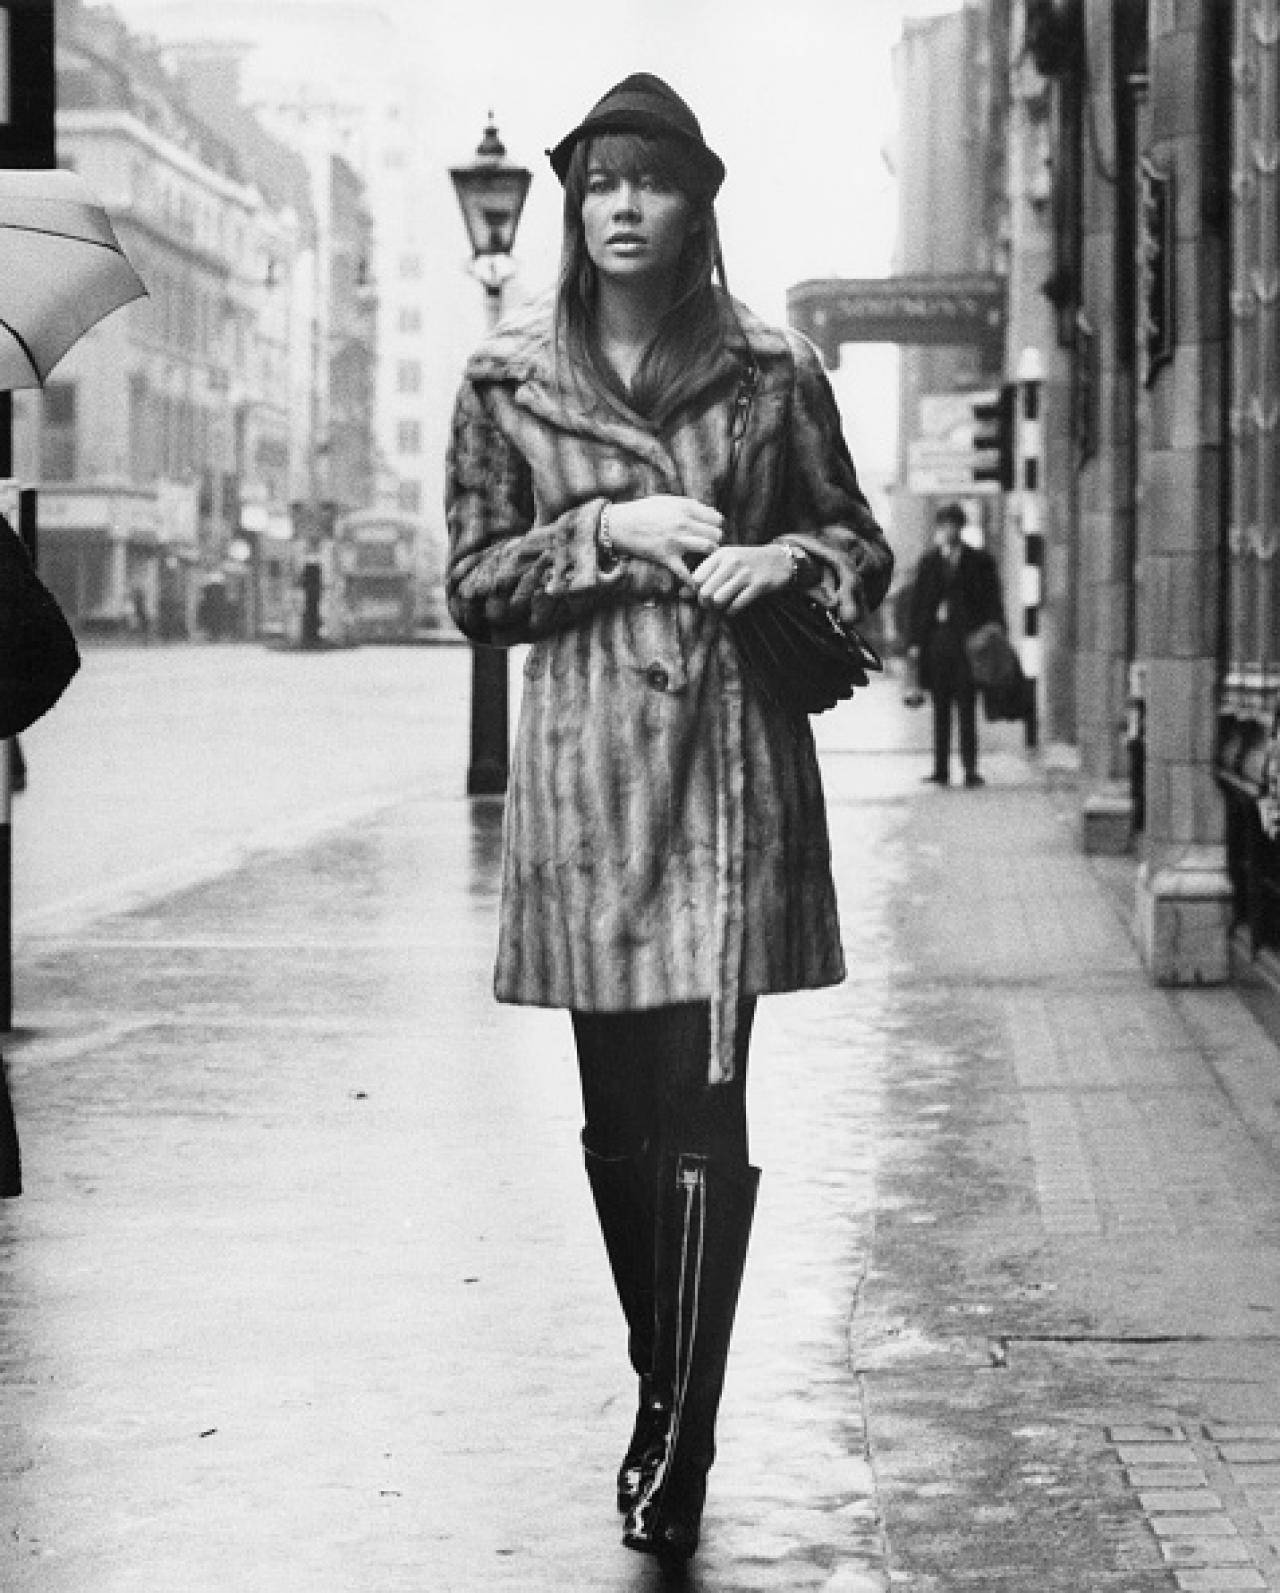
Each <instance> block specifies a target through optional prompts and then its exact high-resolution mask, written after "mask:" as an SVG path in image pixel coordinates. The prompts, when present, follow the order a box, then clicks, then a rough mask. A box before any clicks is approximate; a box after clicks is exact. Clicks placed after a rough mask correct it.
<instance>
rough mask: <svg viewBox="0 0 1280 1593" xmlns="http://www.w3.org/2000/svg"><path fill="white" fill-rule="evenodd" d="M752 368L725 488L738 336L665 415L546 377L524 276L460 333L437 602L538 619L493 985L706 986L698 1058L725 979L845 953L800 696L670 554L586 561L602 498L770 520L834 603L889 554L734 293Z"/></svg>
mask: <svg viewBox="0 0 1280 1593" xmlns="http://www.w3.org/2000/svg"><path fill="white" fill-rule="evenodd" d="M738 314H739V317H740V321H741V324H742V326H743V329H744V331H745V333H746V335H747V338H748V340H749V342H750V345H751V349H752V352H753V353H754V356H755V360H756V362H757V363H758V366H759V371H760V381H759V387H758V390H757V395H756V399H755V403H754V406H753V409H752V412H751V416H750V420H749V424H748V427H747V430H746V433H745V436H744V437H743V439H742V444H741V452H740V457H739V461H738V465H737V470H736V475H735V481H734V492H733V501H732V503H730V504H729V505H727V506H726V505H724V504H723V503H722V502H721V497H722V492H723V488H724V485H725V482H726V479H727V477H728V474H729V470H728V467H729V458H730V443H729V430H730V416H731V410H732V407H733V402H734V399H735V397H736V395H737V392H738V388H739V384H740V381H741V374H742V369H743V367H742V365H741V363H740V355H739V356H737V357H735V355H734V353H733V352H732V351H731V350H729V349H726V351H725V353H724V355H723V357H722V360H721V362H720V364H719V365H718V366H717V368H716V369H715V371H714V372H713V373H711V376H710V379H709V381H708V383H707V385H706V386H705V387H704V388H703V389H702V390H701V391H699V392H698V393H697V394H696V395H694V396H693V397H692V398H691V399H690V401H688V402H687V403H685V404H684V405H683V406H682V407H681V408H680V409H679V410H678V411H677V412H676V413H675V414H674V415H673V416H671V417H670V418H669V420H667V422H666V423H665V424H662V425H656V424H651V423H649V422H648V421H646V420H644V419H641V418H640V417H639V416H637V415H635V414H634V413H632V412H631V411H630V410H629V409H628V408H627V406H625V404H623V403H622V402H621V401H620V400H618V399H616V398H614V397H612V396H610V395H609V394H608V393H607V392H606V391H605V390H604V389H603V387H598V386H596V385H594V384H593V385H591V386H590V387H589V388H588V387H586V386H585V385H584V384H575V386H574V387H573V388H572V389H571V390H570V391H569V392H568V393H566V391H565V390H564V389H563V387H562V385H561V384H559V383H558V382H557V379H556V370H555V359H554V345H553V335H552V312H551V306H550V304H549V303H548V302H543V303H541V304H539V305H536V306H533V307H531V308H530V309H527V310H526V311H524V312H522V313H520V314H518V315H516V316H515V317H513V318H512V319H511V320H510V321H508V322H506V323H505V324H504V325H503V326H501V327H500V328H499V329H498V331H497V332H496V333H494V334H493V335H492V336H491V337H490V338H489V340H488V341H487V342H485V343H484V344H483V345H482V346H481V348H480V349H479V350H478V351H477V352H476V354H475V355H473V357H472V358H471V360H470V362H469V363H468V365H467V368H466V372H465V377H464V380H463V383H462V387H461V391H460V393H459V395H458V400H457V405H456V410H455V415H454V422H453V430H452V437H451V445H450V451H449V465H448V486H447V500H448V501H447V512H448V524H449V539H450V546H449V559H448V568H447V575H446V585H447V590H448V598H449V607H450V612H451V613H452V615H453V617H454V619H455V621H456V622H457V624H458V625H459V627H460V628H461V629H462V631H463V632H464V633H465V634H466V635H467V636H469V637H470V638H472V639H473V640H474V641H477V642H481V643H488V644H490V645H495V646H510V645H513V644H516V643H525V642H530V643H532V644H533V645H532V648H531V650H530V652H529V655H528V659H527V662H526V665H525V681H524V694H523V705H522V710H521V715H520V723H519V728H518V731H517V737H516V748H515V754H514V759H513V767H512V774H511V784H510V790H509V795H508V802H507V812H506V821H505V831H504V865H503V890H502V907H501V928H500V937H499V951H498V961H497V971H496V978H495V987H496V993H497V996H498V999H499V1000H501V1001H510V1002H522V1003H527V1004H532V1005H538V1006H556V1007H568V1008H576V1009H580V1010H586V1011H601V1012H618V1011H627V1010H632V1009H636V1008H648V1007H656V1006H664V1005H667V1004H670V1003H676V1002H686V1001H709V1002H710V1003H711V1011H712V1045H711V1051H712V1056H711V1061H710V1069H709V1076H710V1078H711V1079H712V1081H715V1080H716V1079H719V1078H724V1077H727V1076H728V1074H729V1073H730V1072H731V1070H732V1066H733V1062H732V1030H733V1023H734V1014H735V1013H736V1011H737V1003H738V1001H739V1000H740V999H741V998H743V997H747V996H755V995H760V994H763V993H766V992H770V991H782V990H796V989H804V988H812V987H817V986H821V985H828V984H833V983H836V982H838V981H839V980H840V979H841V978H842V977H843V975H844V960H843V954H842V950H841V944H840V932H839V924H838V919H837V915H836V901H835V892H834V888H833V885H832V879H831V868H830V853H829V846H828V839H827V824H826V812H825V807H824V803H823V796H822V786H821V782H820V778H819V773H818V764H817V757H816V753H815V750H814V744H813V737H812V734H811V732H810V729H809V725H808V721H807V720H805V719H796V718H794V717H791V716H789V715H787V714H785V713H783V712H781V711H780V710H778V709H776V708H774V707H773V706H772V705H771V704H770V703H768V702H767V701H765V700H763V699H762V698H761V696H760V695H759V693H757V692H756V691H755V690H754V689H753V687H752V685H751V682H750V681H749V679H745V678H744V676H743V672H742V670H741V669H740V667H739V664H738V659H737V655H736V653H735V650H734V647H733V643H732V641H731V639H730V636H729V634H728V631H727V629H726V627H725V625H724V623H723V621H722V620H721V619H720V618H719V617H718V616H717V615H715V614H713V613H710V612H708V611H706V610H703V609H701V608H699V607H698V606H697V605H696V604H695V603H693V602H691V601H690V600H689V598H688V597H687V595H681V592H680V590H679V588H678V586H677V583H676V581H675V579H674V577H672V576H671V574H670V573H669V572H668V571H665V570H662V569H660V568H659V567H657V566H655V565H652V564H649V563H647V562H644V561H641V560H635V559H626V558H624V559H622V560H620V561H618V563H617V564H616V565H615V566H614V567H613V568H602V565H601V562H600V560H599V558H598V548H597V541H596V530H597V526H598V523H599V518H600V511H601V509H602V507H603V506H604V504H605V503H606V502H608V501H615V502H623V501H626V500H630V499H633V498H640V497H644V496H648V495H650V494H654V493H675V494H683V495H687V496H689V497H694V498H697V499H699V500H700V501H702V502H704V503H707V504H711V505H716V506H718V507H720V508H722V509H724V510H725V512H726V521H727V524H726V532H725V535H726V540H728V541H734V542H742V543H761V542H765V541H768V540H770V539H771V538H773V537H776V536H781V535H784V534H785V535H786V536H788V537H789V538H791V539H793V540H794V541H796V542H797V543H799V544H800V545H802V546H803V547H805V548H806V549H807V550H808V551H809V552H810V553H812V554H813V555H814V556H815V558H816V559H817V561H818V563H819V565H820V567H821V571H822V579H821V583H820V585H819V586H818V587H817V588H816V589H815V594H816V595H817V596H818V597H819V598H820V599H821V600H822V601H823V602H825V603H826V604H828V605H829V606H831V607H833V608H835V609H836V610H837V611H838V612H839V613H840V614H841V615H843V616H844V617H846V618H850V619H852V618H853V617H854V616H855V614H856V613H858V612H859V611H860V610H862V609H864V608H865V607H873V606H875V605H876V604H877V603H879V601H880V600H881V598H882V597H883V596H884V593H885V590H886V588H887V586H888V584H889V578H890V574H891V572H892V567H893V557H892V554H891V553H890V551H889V548H888V545H887V543H886V542H885V540H884V537H883V535H882V533H881V532H880V530H879V528H878V527H877V525H876V523H875V521H874V519H873V518H872V515H871V512H870V510H869V508H868V506H867V503H866V500H865V498H864V497H863V494H862V492H861V490H860V489H859V486H858V481H857V476H856V473H855V470H854V466H853V462H852V460H851V458H850V456H849V451H848V448H847V446H846V444H845V441H844V438H843V435H842V433H841V429H840V422H839V417H838V413H837V410H836V406H835V401H834V398H833V395H832V392H831V388H830V385H829V383H828V382H827V379H826V376H825V374H824V373H823V371H822V368H821V364H820V362H819V360H818V357H817V355H816V354H815V352H814V350H813V349H812V347H811V345H809V344H808V343H807V342H806V341H805V340H804V339H802V338H800V337H798V336H797V335H795V334H793V333H790V332H784V331H780V330H775V329H773V328H770V327H768V326H766V325H764V324H763V323H762V322H760V321H758V320H757V319H756V318H755V317H754V316H752V315H750V313H749V312H747V311H745V310H742V309H741V308H739V311H738Z"/></svg>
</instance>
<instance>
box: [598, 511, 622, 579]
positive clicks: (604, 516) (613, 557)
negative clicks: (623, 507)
mask: <svg viewBox="0 0 1280 1593" xmlns="http://www.w3.org/2000/svg"><path fill="white" fill-rule="evenodd" d="M612 508H613V505H612V504H611V503H606V504H605V506H604V508H603V509H601V511H600V519H599V521H598V523H597V525H596V545H597V547H598V549H599V552H598V554H597V556H596V562H597V563H598V564H599V565H600V567H601V569H603V570H611V569H612V568H613V567H614V565H615V564H616V563H617V562H618V549H617V546H616V545H615V543H614V540H613V537H612V536H611V535H610V533H609V511H610V509H612Z"/></svg>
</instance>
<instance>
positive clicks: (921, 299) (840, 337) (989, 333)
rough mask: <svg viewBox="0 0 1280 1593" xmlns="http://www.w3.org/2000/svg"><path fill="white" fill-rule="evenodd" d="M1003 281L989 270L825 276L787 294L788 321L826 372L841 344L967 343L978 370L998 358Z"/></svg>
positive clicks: (1000, 356) (836, 363)
mask: <svg viewBox="0 0 1280 1593" xmlns="http://www.w3.org/2000/svg"><path fill="white" fill-rule="evenodd" d="M1005 299H1006V290H1005V279H1004V278H1003V277H999V276H996V275H995V274H994V273H984V272H967V273H962V274H956V275H948V276H933V275H930V276H900V277H865V278H861V279H857V278H840V277H830V278H823V279H819V280H815V281H811V282H800V283H797V284H796V286H795V287H793V288H789V289H788V290H787V319H788V320H789V321H790V323H791V325H792V326H793V327H795V329H796V330H797V331H798V332H803V333H804V334H805V336H806V337H808V338H809V339H810V340H811V341H812V342H813V343H815V344H816V345H817V346H818V348H819V349H820V350H821V353H822V359H823V363H824V364H825V365H826V367H827V369H828V370H836V369H838V367H839V364H840V345H841V344H842V343H899V344H902V343H908V344H909V343H917V344H919V343H924V344H934V345H939V344H943V345H945V344H952V345H955V344H972V345H974V346H976V347H977V348H978V350H979V357H980V362H981V364H982V367H983V368H984V369H986V370H998V369H999V368H1000V365H1001V362H1002V359H1003V355H1004V324H1005Z"/></svg>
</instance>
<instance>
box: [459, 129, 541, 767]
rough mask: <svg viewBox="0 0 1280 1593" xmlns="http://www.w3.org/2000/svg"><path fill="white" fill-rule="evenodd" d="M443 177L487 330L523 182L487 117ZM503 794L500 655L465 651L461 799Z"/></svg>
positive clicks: (497, 311) (496, 311)
mask: <svg viewBox="0 0 1280 1593" xmlns="http://www.w3.org/2000/svg"><path fill="white" fill-rule="evenodd" d="M449 175H450V177H451V178H452V179H453V187H454V191H455V192H456V194H457V196H458V204H459V207H460V208H461V210H462V219H463V221H464V222H466V226H467V236H468V237H469V238H470V240H471V254H472V262H471V271H472V275H473V276H475V277H476V279H477V280H478V281H479V282H480V283H481V284H482V285H483V287H484V296H485V306H486V309H487V312H488V324H489V327H490V329H492V328H493V327H495V326H496V325H497V324H498V319H499V317H500V315H501V313H502V288H503V284H504V283H505V282H506V281H507V280H508V278H509V277H510V276H511V275H512V273H513V271H514V270H515V266H514V264H513V262H512V259H511V251H512V248H513V246H514V244H515V237H516V228H517V227H518V226H519V224H520V212H521V211H522V210H523V209H524V201H525V195H526V194H527V193H528V192H529V184H530V182H531V181H532V176H531V174H530V173H529V172H528V171H526V170H525V168H524V167H523V166H516V165H514V164H513V163H512V162H511V161H509V160H508V159H507V151H506V146H505V145H504V144H503V142H502V140H501V139H500V138H499V137H498V129H497V127H496V125H495V124H494V120H493V112H492V111H490V112H489V120H488V123H487V124H486V126H485V130H484V137H483V138H482V139H481V140H480V144H479V147H478V148H477V150H476V158H475V159H474V160H473V161H472V162H471V163H470V164H469V165H467V166H452V167H450V169H449ZM506 789H507V655H506V653H505V652H503V651H502V650H500V649H499V648H496V647H484V646H480V645H477V644H476V643H472V647H471V762H470V764H469V765H468V768H467V794H468V796H493V795H498V796H500V795H501V794H502V793H503V792H504V791H505V790H506Z"/></svg>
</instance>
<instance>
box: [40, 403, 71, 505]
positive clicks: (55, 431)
mask: <svg viewBox="0 0 1280 1593" xmlns="http://www.w3.org/2000/svg"><path fill="white" fill-rule="evenodd" d="M43 420H44V425H43V427H42V428H41V433H40V475H41V477H42V479H43V480H45V481H74V480H75V475H76V389H75V383H74V382H50V383H49V385H48V386H47V387H46V388H45V390H44V412H43Z"/></svg>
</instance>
